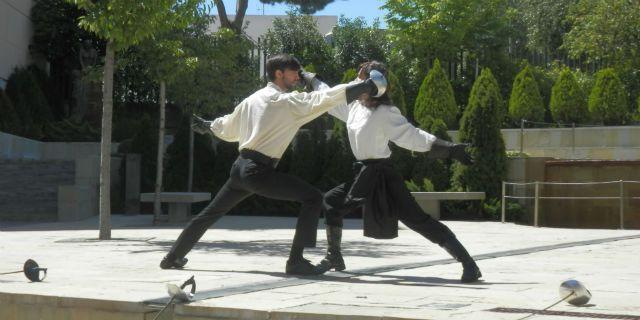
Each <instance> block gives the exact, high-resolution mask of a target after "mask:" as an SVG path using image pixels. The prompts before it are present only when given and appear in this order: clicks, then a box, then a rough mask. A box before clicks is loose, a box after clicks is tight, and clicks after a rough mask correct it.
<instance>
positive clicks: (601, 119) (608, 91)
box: [589, 68, 628, 125]
mask: <svg viewBox="0 0 640 320" xmlns="http://www.w3.org/2000/svg"><path fill="white" fill-rule="evenodd" d="M589 113H590V114H591V117H592V119H593V120H595V121H596V122H598V123H602V124H606V125H616V124H624V123H625V121H626V120H627V117H628V112H627V93H626V91H625V88H624V86H623V84H622V82H621V81H620V78H619V77H618V75H617V74H616V72H615V71H614V70H613V69H612V68H606V69H602V70H600V71H598V73H596V83H595V85H594V86H593V89H591V93H590V94H589Z"/></svg>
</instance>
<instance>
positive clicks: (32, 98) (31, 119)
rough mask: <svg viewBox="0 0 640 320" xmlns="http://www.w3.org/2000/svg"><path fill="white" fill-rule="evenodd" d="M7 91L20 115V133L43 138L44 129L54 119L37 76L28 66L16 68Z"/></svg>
mask: <svg viewBox="0 0 640 320" xmlns="http://www.w3.org/2000/svg"><path fill="white" fill-rule="evenodd" d="M5 92H6V94H7V96H8V97H9V99H10V100H11V102H12V103H13V108H14V110H15V111H16V113H17V114H18V116H19V117H20V123H21V124H22V126H23V127H22V128H21V130H19V134H20V135H23V136H25V137H27V138H32V139H38V140H40V139H42V138H43V137H44V136H43V131H42V129H43V127H44V125H45V124H46V123H48V122H50V121H51V120H53V116H52V114H51V109H50V108H49V103H48V102H47V99H46V97H45V95H44V93H43V92H42V89H41V88H40V86H39V85H38V82H37V80H36V77H35V76H34V75H33V74H32V73H31V71H29V69H28V68H16V69H15V70H14V71H13V73H11V75H10V76H9V79H8V80H7V87H6V88H5ZM16 133H18V132H16Z"/></svg>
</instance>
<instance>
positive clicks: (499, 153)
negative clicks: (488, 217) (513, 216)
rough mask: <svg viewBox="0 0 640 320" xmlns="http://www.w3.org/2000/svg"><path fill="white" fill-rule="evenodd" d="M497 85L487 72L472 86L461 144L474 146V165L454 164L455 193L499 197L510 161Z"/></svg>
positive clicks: (461, 125)
mask: <svg viewBox="0 0 640 320" xmlns="http://www.w3.org/2000/svg"><path fill="white" fill-rule="evenodd" d="M496 83H497V82H496V80H495V78H494V77H493V75H492V74H491V70H489V69H484V70H482V73H481V74H480V77H478V79H476V81H475V83H474V84H473V88H472V89H471V95H470V97H469V104H468V105H467V108H466V110H465V112H464V114H463V116H462V119H461V122H460V141H462V142H466V143H470V144H471V146H470V148H469V149H470V152H471V154H472V156H473V157H474V158H475V163H474V164H473V165H471V166H464V165H460V164H459V163H456V164H454V175H453V178H452V180H453V181H452V184H453V188H454V189H455V190H458V191H484V192H485V193H486V195H487V198H489V199H491V198H498V197H499V196H500V192H501V182H502V180H503V179H504V176H505V174H506V158H507V157H506V154H505V146H504V141H503V139H502V134H501V133H500V127H499V121H498V119H499V116H500V111H499V110H500V106H502V103H503V102H502V97H501V96H500V93H499V90H500V89H499V87H498V86H497V85H496Z"/></svg>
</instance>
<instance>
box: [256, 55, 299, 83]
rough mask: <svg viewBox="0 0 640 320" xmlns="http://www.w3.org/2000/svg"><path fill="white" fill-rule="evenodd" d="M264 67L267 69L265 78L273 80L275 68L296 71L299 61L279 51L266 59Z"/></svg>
mask: <svg viewBox="0 0 640 320" xmlns="http://www.w3.org/2000/svg"><path fill="white" fill-rule="evenodd" d="M265 69H266V70H267V78H268V79H269V81H273V80H274V79H275V78H276V70H280V71H284V70H285V69H289V70H296V71H297V70H300V62H298V60H297V59H296V58H294V57H292V56H290V55H288V54H286V53H280V54H276V55H275V56H271V57H269V59H267V65H266V66H265Z"/></svg>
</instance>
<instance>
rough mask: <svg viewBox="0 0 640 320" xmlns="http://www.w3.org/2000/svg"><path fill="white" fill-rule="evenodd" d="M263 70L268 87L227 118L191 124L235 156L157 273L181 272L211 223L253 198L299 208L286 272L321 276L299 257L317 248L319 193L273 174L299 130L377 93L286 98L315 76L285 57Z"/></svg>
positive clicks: (347, 88)
mask: <svg viewBox="0 0 640 320" xmlns="http://www.w3.org/2000/svg"><path fill="white" fill-rule="evenodd" d="M266 70H267V76H268V78H269V80H270V81H269V83H268V84H267V85H266V86H265V87H264V88H262V89H260V90H258V91H256V92H255V93H254V94H252V95H250V96H249V97H247V98H246V99H244V100H243V101H242V102H240V104H238V105H237V106H236V107H235V109H234V110H233V112H232V113H231V114H228V115H225V116H222V117H219V118H217V119H215V120H214V121H206V120H203V119H200V118H197V119H196V122H195V126H194V128H193V129H194V131H196V132H199V133H203V134H204V133H213V134H214V135H216V136H217V137H218V138H220V139H222V140H225V141H229V142H238V150H239V153H240V155H239V156H238V158H237V159H236V161H235V162H234V163H233V165H232V167H231V170H230V176H229V179H228V180H227V181H226V182H225V184H224V185H223V186H222V187H221V188H220V190H219V191H218V192H217V194H216V195H215V197H214V199H213V200H212V201H211V203H209V205H207V207H206V208H204V209H203V210H202V211H201V212H200V213H199V214H198V215H197V216H196V217H194V218H193V219H192V220H191V221H190V222H189V224H188V225H187V227H186V228H185V229H184V230H183V231H182V233H181V234H180V236H179V237H178V239H177V240H176V242H175V243H174V245H173V246H172V248H171V250H170V251H169V253H168V254H167V255H166V256H165V257H164V258H163V259H162V261H161V263H160V267H161V268H162V269H178V268H182V267H183V266H184V265H185V264H186V263H187V259H186V258H185V256H186V254H187V253H188V252H189V251H190V250H191V249H192V248H193V246H194V245H195V243H196V242H198V240H199V239H200V238H201V237H202V235H203V234H204V233H205V232H206V230H207V229H208V228H209V227H210V226H211V225H212V224H213V223H215V222H216V221H217V220H218V219H220V217H222V216H223V215H225V214H226V213H227V212H228V211H229V210H231V209H232V208H233V207H234V206H235V205H236V204H238V203H239V202H240V201H242V200H244V199H246V198H247V197H249V196H251V195H253V194H258V195H261V196H264V197H267V198H272V199H279V200H288V201H296V202H299V203H301V205H302V206H301V208H300V214H299V215H298V221H297V225H296V231H295V234H294V237H293V243H292V246H291V252H290V254H289V259H288V260H287V263H286V268H285V271H286V272H287V273H289V274H301V275H312V274H321V273H324V272H325V271H326V269H324V267H325V265H321V264H318V265H313V264H311V262H309V261H308V260H306V259H304V257H303V255H302V253H303V250H304V247H313V246H315V243H316V236H317V234H316V230H317V226H318V219H319V216H320V212H321V211H322V193H321V192H320V190H318V189H317V188H315V187H313V186H312V185H310V184H309V183H307V182H305V181H303V180H301V179H300V178H298V177H295V176H293V175H290V174H286V173H282V172H278V171H276V170H275V168H276V166H277V164H278V160H279V159H280V158H281V157H282V154H283V153H284V152H285V150H286V149H287V146H288V145H289V143H291V141H292V140H293V137H294V136H295V134H296V132H297V131H298V129H299V128H300V127H301V126H302V125H304V124H305V123H307V122H309V121H311V120H313V119H315V118H317V117H318V116H320V115H321V114H323V113H325V112H326V111H327V110H329V109H331V108H333V107H335V106H336V105H343V104H346V103H348V102H351V101H353V100H354V99H355V98H356V97H358V96H359V95H361V94H363V93H374V92H377V88H376V84H375V83H374V82H373V81H372V80H370V79H368V80H366V81H364V82H362V83H357V84H347V85H338V86H336V87H333V88H326V89H325V90H319V91H314V92H311V93H307V92H297V91H292V92H288V91H290V90H291V89H292V88H293V87H294V86H295V85H296V84H297V83H298V82H299V81H300V80H301V76H302V78H303V79H304V81H305V83H307V82H312V81H313V77H314V75H313V74H310V73H302V74H301V75H300V74H299V72H300V70H301V67H300V63H299V62H298V61H297V60H296V59H295V58H293V57H291V56H289V55H286V54H280V55H276V56H273V57H270V58H269V59H268V60H267V63H266Z"/></svg>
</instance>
